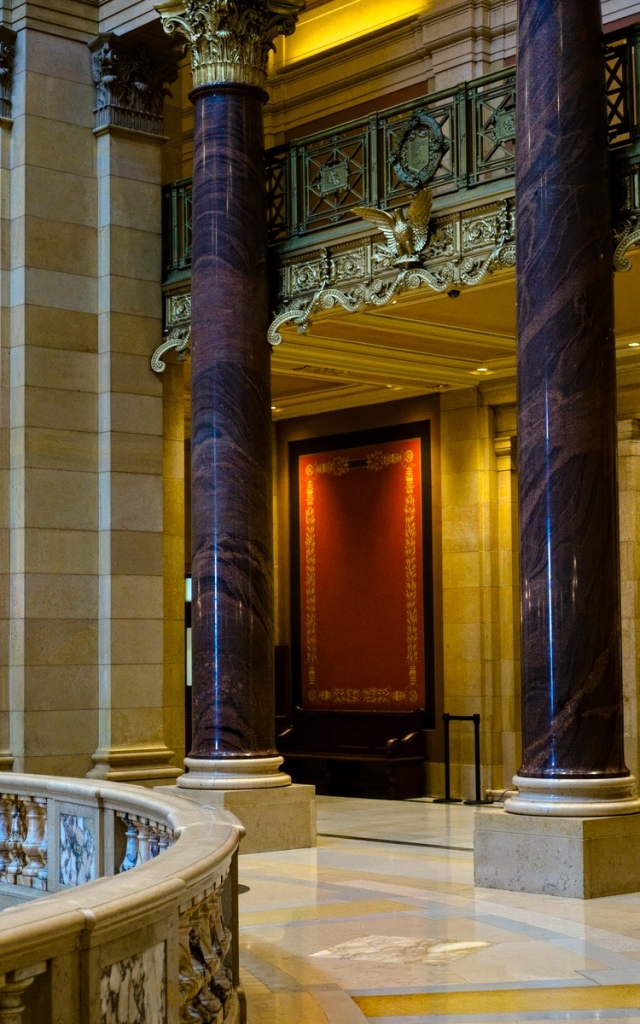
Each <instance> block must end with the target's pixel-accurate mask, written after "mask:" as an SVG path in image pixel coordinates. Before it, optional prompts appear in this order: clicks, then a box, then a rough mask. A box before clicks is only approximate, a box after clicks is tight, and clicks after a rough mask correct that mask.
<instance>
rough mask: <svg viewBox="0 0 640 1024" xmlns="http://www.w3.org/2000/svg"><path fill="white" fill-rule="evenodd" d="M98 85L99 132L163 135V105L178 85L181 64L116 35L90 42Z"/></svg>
mask: <svg viewBox="0 0 640 1024" xmlns="http://www.w3.org/2000/svg"><path fill="white" fill-rule="evenodd" d="M89 49H90V50H91V70H92V73H93V80H94V82H95V84H96V107H95V111H94V113H95V118H96V120H95V127H96V129H100V128H108V127H117V128H128V129H130V130H132V131H137V132H146V133H147V134H150V135H162V127H163V122H162V104H163V101H164V98H165V96H169V95H170V92H169V90H168V89H167V88H166V83H171V82H175V80H176V78H177V77H178V68H177V65H176V64H174V63H171V62H170V61H167V60H159V59H157V58H156V57H155V56H154V55H153V54H152V53H151V52H150V51H149V50H148V49H147V47H146V46H142V45H135V46H130V45H128V44H127V43H125V42H123V41H122V39H120V38H119V37H118V36H116V35H100V36H96V38H95V39H92V40H91V42H90V43H89Z"/></svg>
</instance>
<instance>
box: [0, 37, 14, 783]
mask: <svg viewBox="0 0 640 1024" xmlns="http://www.w3.org/2000/svg"><path fill="white" fill-rule="evenodd" d="M14 56H15V33H13V32H11V31H10V30H8V29H6V28H4V27H3V26H0V769H6V768H10V767H11V765H12V763H13V758H12V756H11V751H10V743H9V708H10V702H9V637H10V632H9V624H10V617H9V580H10V575H9V537H10V521H9V520H10V500H9V427H10V417H9V398H10V393H11V392H10V388H9V370H10V366H9V358H10V345H9V337H10V318H9V313H8V309H9V304H10V287H9V285H10V265H11V128H12V125H13V121H12V120H11V113H12V111H11V93H12V88H13V61H14Z"/></svg>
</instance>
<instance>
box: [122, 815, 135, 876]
mask: <svg viewBox="0 0 640 1024" xmlns="http://www.w3.org/2000/svg"><path fill="white" fill-rule="evenodd" d="M118 817H119V818H122V820H123V822H124V823H125V825H126V829H127V831H126V833H125V835H126V837H127V849H126V852H125V855H124V860H123V861H122V864H121V865H120V871H131V868H135V866H136V864H137V862H138V826H137V824H136V821H135V820H134V819H133V818H131V817H129V815H128V814H118Z"/></svg>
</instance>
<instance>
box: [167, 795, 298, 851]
mask: <svg viewBox="0 0 640 1024" xmlns="http://www.w3.org/2000/svg"><path fill="white" fill-rule="evenodd" d="M162 791H163V793H168V792H175V793H176V795H177V796H181V797H184V798H185V799H186V800H194V801H195V802H196V803H198V804H201V805H202V806H204V807H215V808H216V809H217V810H224V811H231V813H232V814H235V816H236V818H239V820H240V821H241V822H242V824H243V825H244V827H245V828H246V830H247V834H246V836H245V837H244V839H243V840H242V845H241V847H240V853H267V852H268V851H270V850H301V849H304V848H305V847H310V846H315V845H316V799H315V793H316V791H315V787H314V786H299V785H295V784H294V785H289V786H285V787H280V788H273V789H234V790H229V789H227V790H224V789H221V790H212V789H204V788H203V789H184V788H182V787H179V786H172V787H170V788H168V787H166V786H163V787H162Z"/></svg>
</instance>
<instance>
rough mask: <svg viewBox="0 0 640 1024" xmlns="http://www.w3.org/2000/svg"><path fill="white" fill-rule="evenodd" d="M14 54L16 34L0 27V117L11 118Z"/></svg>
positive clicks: (2, 26)
mask: <svg viewBox="0 0 640 1024" xmlns="http://www.w3.org/2000/svg"><path fill="white" fill-rule="evenodd" d="M15 52H16V34H15V32H12V30H11V29H10V28H5V26H4V25H0V117H6V118H10V117H11V90H12V87H13V58H14V56H15Z"/></svg>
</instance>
